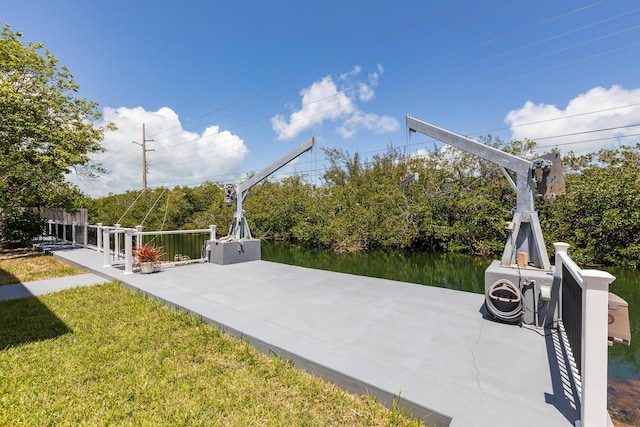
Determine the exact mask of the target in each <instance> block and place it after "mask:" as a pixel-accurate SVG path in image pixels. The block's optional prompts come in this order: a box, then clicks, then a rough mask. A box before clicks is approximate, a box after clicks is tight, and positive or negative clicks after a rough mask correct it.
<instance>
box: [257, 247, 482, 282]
mask: <svg viewBox="0 0 640 427" xmlns="http://www.w3.org/2000/svg"><path fill="white" fill-rule="evenodd" d="M262 259H263V260H265V261H274V262H279V263H283V264H290V265H298V266H301V267H309V268H317V269H320V270H329V271H337V272H340V273H349V274H356V275H359V276H369V277H378V278H382V279H391V280H398V281H401V282H410V283H418V284H421V285H428V286H437V287H441V288H448V289H455V290H458V291H466V292H474V293H480V294H482V293H484V270H485V269H486V268H487V267H488V266H489V264H490V263H491V261H492V260H491V259H488V258H478V257H470V256H467V255H462V254H431V253H420V252H410V251H369V252H356V253H335V252H333V251H330V250H324V249H317V248H307V247H304V246H297V245H291V244H289V243H284V242H271V241H263V242H262Z"/></svg>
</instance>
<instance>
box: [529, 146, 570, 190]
mask: <svg viewBox="0 0 640 427" xmlns="http://www.w3.org/2000/svg"><path fill="white" fill-rule="evenodd" d="M531 176H532V178H533V180H534V181H535V183H536V187H537V190H538V194H539V195H541V196H542V197H543V198H544V199H545V200H551V201H553V200H555V199H556V197H557V196H560V195H562V194H565V188H564V174H563V172H562V160H561V159H560V154H559V153H550V154H545V155H543V156H540V157H538V158H537V159H535V160H534V161H533V162H532V163H531Z"/></svg>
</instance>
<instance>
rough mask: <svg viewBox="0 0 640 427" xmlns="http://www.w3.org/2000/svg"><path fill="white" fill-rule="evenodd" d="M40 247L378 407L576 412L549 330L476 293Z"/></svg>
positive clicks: (489, 413)
mask: <svg viewBox="0 0 640 427" xmlns="http://www.w3.org/2000/svg"><path fill="white" fill-rule="evenodd" d="M49 249H50V250H52V251H53V254H54V255H55V256H56V257H59V258H60V259H62V260H64V261H66V262H68V263H70V264H74V265H77V266H81V267H83V268H85V269H87V270H89V271H91V272H92V273H94V274H96V275H99V276H100V277H104V278H111V279H117V280H121V281H122V282H123V284H124V285H125V286H127V287H130V288H132V289H136V290H140V291H142V292H144V293H146V294H148V295H150V296H151V297H153V298H157V299H159V300H161V301H164V302H166V303H167V304H169V305H171V306H174V307H178V308H180V309H184V310H188V311H190V312H193V313H197V314H198V315H200V316H202V317H203V318H204V319H206V320H207V321H208V322H210V323H212V324H215V325H217V326H218V327H220V328H221V329H223V330H225V331H227V332H229V333H231V334H232V335H235V336H239V337H242V338H244V339H247V340H248V341H249V342H251V343H252V344H253V345H255V346H257V347H258V348H260V349H262V350H263V351H265V352H272V353H276V354H279V355H280V356H282V357H284V358H287V359H290V360H292V361H293V362H294V363H295V365H296V366H298V367H301V368H303V369H306V370H307V371H309V372H311V373H313V374H315V375H319V376H322V377H324V378H326V379H329V380H331V381H334V382H335V383H336V384H338V385H339V386H341V387H343V388H346V389H348V390H350V391H354V392H359V393H370V394H372V395H375V396H376V397H378V398H379V400H381V401H382V402H384V403H385V404H387V405H389V406H390V405H391V402H392V401H393V399H394V397H395V398H397V396H400V401H401V402H400V403H401V405H404V406H405V407H406V408H407V409H408V410H409V411H411V412H412V413H413V415H414V416H415V415H417V416H419V417H421V418H422V419H423V420H424V421H425V424H427V425H434V426H435V425H451V426H465V427H466V426H494V427H503V426H504V427H512V426H516V425H517V426H536V427H537V426H547V427H555V426H558V427H560V426H562V427H568V426H572V425H573V424H574V421H575V420H576V419H577V417H578V412H577V409H576V405H575V403H574V402H576V401H577V399H576V396H575V389H574V387H573V384H572V383H571V380H570V376H568V375H567V373H566V368H565V366H566V359H565V357H564V353H563V351H562V342H561V340H559V338H558V336H557V335H556V334H550V331H547V333H549V335H548V336H544V335H545V333H544V332H545V331H540V330H530V329H527V328H520V327H518V326H514V325H506V324H501V323H497V322H493V321H491V320H489V319H486V318H485V316H484V314H483V301H484V298H483V296H482V295H478V294H471V293H466V292H459V291H452V290H448V289H441V288H435V287H428V286H420V285H414V284H409V283H402V282H396V281H391V280H383V279H373V278H368V277H361V276H354V275H348V274H341V273H332V272H327V271H321V270H314V269H307V268H301V267H294V266H288V265H283V264H277V263H271V262H266V261H254V262H249V263H243V264H233V265H226V266H221V265H216V264H192V265H188V266H182V267H173V268H167V269H163V270H162V271H160V272H158V273H154V274H146V275H143V274H140V273H134V274H127V275H125V274H124V270H123V269H120V268H114V267H103V263H104V258H103V254H101V253H98V252H95V251H92V250H89V249H84V248H49Z"/></svg>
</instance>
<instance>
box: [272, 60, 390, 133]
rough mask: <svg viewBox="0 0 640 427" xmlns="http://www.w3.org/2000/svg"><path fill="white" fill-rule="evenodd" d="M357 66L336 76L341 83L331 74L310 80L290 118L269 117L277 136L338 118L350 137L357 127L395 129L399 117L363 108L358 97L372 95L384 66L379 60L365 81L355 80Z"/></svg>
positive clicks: (363, 98) (340, 129)
mask: <svg viewBox="0 0 640 427" xmlns="http://www.w3.org/2000/svg"><path fill="white" fill-rule="evenodd" d="M361 70H362V69H361V67H360V66H355V67H354V68H353V69H352V70H351V71H349V72H347V73H344V74H341V75H339V76H338V79H337V80H338V82H340V84H341V85H340V86H338V85H337V84H336V82H335V81H334V80H333V78H332V77H331V76H326V77H324V78H323V79H321V80H318V81H316V82H313V83H312V84H311V86H309V87H307V88H304V89H302V90H301V91H300V95H301V96H302V100H301V107H300V109H298V110H296V111H293V112H292V113H291V114H290V115H289V118H288V119H287V117H286V116H285V115H283V114H278V115H276V116H274V117H272V118H271V125H272V128H273V130H274V131H275V132H276V134H277V135H278V139H291V138H294V137H296V136H298V135H299V134H300V133H301V132H303V131H305V130H307V129H309V128H312V127H315V126H319V125H321V124H322V123H323V122H325V121H326V120H331V121H340V122H341V124H340V125H339V126H338V128H337V129H338V133H339V134H340V135H342V136H343V137H346V138H348V137H351V136H353V135H355V134H356V133H357V131H358V130H359V129H366V130H370V131H373V132H377V133H386V132H393V131H395V130H397V129H398V127H399V124H398V121H397V120H396V119H395V118H393V117H390V116H379V115H376V114H373V113H365V112H363V111H362V110H361V109H360V108H359V107H358V105H357V101H360V102H369V101H371V100H372V99H373V98H374V97H375V91H374V89H373V88H374V87H375V86H377V84H378V79H379V75H380V74H381V73H382V72H383V68H382V66H381V65H379V64H378V66H377V68H376V70H377V71H376V72H373V73H369V78H368V83H367V82H364V81H361V80H354V79H356V77H357V76H358V75H359V74H360V72H361Z"/></svg>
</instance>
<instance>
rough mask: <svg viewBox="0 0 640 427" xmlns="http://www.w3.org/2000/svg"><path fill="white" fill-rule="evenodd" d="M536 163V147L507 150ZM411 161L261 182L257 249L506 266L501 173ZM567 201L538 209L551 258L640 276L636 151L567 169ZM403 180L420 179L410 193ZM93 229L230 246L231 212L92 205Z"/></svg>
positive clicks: (166, 193)
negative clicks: (395, 254)
mask: <svg viewBox="0 0 640 427" xmlns="http://www.w3.org/2000/svg"><path fill="white" fill-rule="evenodd" d="M483 140H484V142H485V143H487V144H491V145H493V146H495V147H499V146H500V147H502V149H503V150H505V151H508V152H510V153H512V154H514V155H517V156H519V157H523V158H529V159H533V158H535V157H536V156H537V155H536V153H535V143H533V142H531V141H525V142H521V141H512V142H510V143H507V144H505V143H502V142H501V141H499V140H498V141H495V140H492V139H491V138H488V137H487V138H484V139H483ZM427 151H428V154H427V155H425V156H423V157H421V158H407V157H406V156H404V155H402V153H400V152H399V150H398V149H397V148H394V147H389V149H388V150H387V152H386V153H382V154H379V155H375V156H373V157H372V158H371V159H363V158H362V157H361V156H360V155H358V154H353V155H350V154H349V153H346V152H344V151H341V150H336V149H326V150H325V154H326V156H327V158H328V163H329V167H328V168H327V170H326V173H325V174H324V181H325V182H324V184H323V185H321V186H319V187H317V188H315V187H314V186H312V185H311V184H310V183H308V182H307V181H306V180H305V177H304V176H300V175H298V176H292V177H288V178H285V179H283V180H280V181H270V180H265V181H263V182H262V183H260V184H258V185H256V186H255V187H253V188H252V189H251V192H250V194H249V197H248V198H247V199H246V201H245V209H246V215H247V219H248V221H249V224H250V227H251V231H252V234H253V235H254V236H256V237H261V238H262V237H264V238H273V239H283V240H291V241H295V242H299V243H302V244H305V245H309V246H322V247H327V248H332V249H334V250H336V251H357V250H367V249H376V248H382V249H395V248H410V249H415V250H422V251H433V252H437V251H446V252H466V253H472V254H479V255H489V254H500V253H501V252H502V250H503V249H504V244H505V241H506V238H507V231H506V229H505V224H506V222H507V221H511V220H512V219H513V213H512V208H514V206H515V192H514V191H513V189H512V188H511V186H510V185H509V183H508V182H507V180H506V179H504V176H503V174H502V172H501V171H500V170H499V169H498V167H496V166H495V165H494V164H492V163H490V162H486V161H483V160H480V159H479V158H478V157H476V156H473V155H469V154H467V153H464V152H462V151H460V150H456V149H451V150H449V149H447V150H427ZM563 163H564V169H565V181H566V187H567V194H566V195H564V196H561V197H558V199H557V200H556V201H555V202H543V201H542V200H541V198H538V202H537V209H538V211H539V215H540V221H541V225H542V231H543V234H544V237H545V241H546V244H547V251H548V252H549V253H550V254H553V242H558V241H563V242H567V243H569V244H571V254H572V256H573V257H574V259H576V261H578V262H579V263H582V264H586V263H594V264H610V265H611V264H613V265H625V266H636V267H639V266H640V144H639V145H636V146H620V147H618V148H614V149H604V150H602V151H600V152H599V153H595V154H588V155H583V156H576V155H574V154H569V155H567V156H564V159H563ZM407 168H408V169H409V170H411V172H418V173H419V175H420V179H419V180H418V181H414V182H411V183H410V184H409V185H407V186H405V187H404V188H403V187H401V186H400V181H401V180H402V179H403V178H404V177H405V176H406V174H407ZM87 207H88V208H89V214H90V221H91V222H92V223H96V222H102V223H104V224H113V223H115V222H117V221H120V223H121V224H122V225H123V226H128V227H133V226H135V225H138V224H140V222H141V221H143V219H144V227H145V229H147V230H159V229H161V228H163V229H165V230H167V229H179V228H206V227H208V225H209V224H216V225H217V226H218V230H219V231H218V234H219V235H224V233H225V231H226V229H227V227H228V226H229V224H230V223H231V218H232V215H233V212H234V209H233V207H229V206H225V205H224V204H223V190H222V189H221V186H220V185H219V184H215V183H211V182H207V183H203V184H201V185H200V186H198V187H195V188H188V187H175V188H173V189H171V190H169V189H167V188H158V189H155V190H147V191H146V192H140V191H130V192H127V193H124V194H119V195H110V196H108V197H104V198H100V199H95V200H91V201H90V203H89V205H88V206H87Z"/></svg>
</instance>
